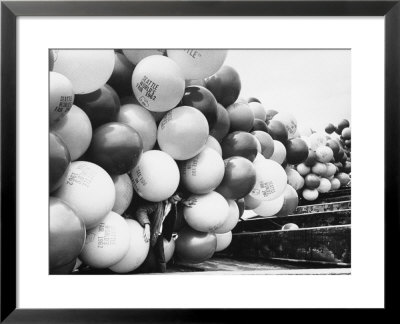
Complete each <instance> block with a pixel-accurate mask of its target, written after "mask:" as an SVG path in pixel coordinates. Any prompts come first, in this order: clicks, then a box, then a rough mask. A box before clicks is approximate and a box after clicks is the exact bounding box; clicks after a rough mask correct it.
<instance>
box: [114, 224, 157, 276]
mask: <svg viewBox="0 0 400 324" xmlns="http://www.w3.org/2000/svg"><path fill="white" fill-rule="evenodd" d="M126 223H127V224H128V229H129V236H130V243H129V247H128V251H127V253H126V254H125V255H124V256H123V258H122V259H121V260H120V261H119V262H118V263H116V264H114V265H112V266H111V267H110V270H112V271H114V272H117V273H127V272H131V271H133V270H135V269H137V268H139V266H140V265H141V264H142V263H143V262H144V260H145V259H146V257H147V254H148V253H149V248H150V243H149V242H148V241H147V242H146V241H145V240H144V237H143V227H142V226H140V224H139V223H138V222H137V221H135V220H133V219H127V220H126Z"/></svg>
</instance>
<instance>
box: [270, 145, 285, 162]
mask: <svg viewBox="0 0 400 324" xmlns="http://www.w3.org/2000/svg"><path fill="white" fill-rule="evenodd" d="M269 159H270V160H272V161H275V162H277V163H279V164H282V163H283V162H284V161H285V160H286V148H285V146H284V145H283V144H282V142H279V141H277V140H274V153H273V154H272V155H271V156H270V158H269Z"/></svg>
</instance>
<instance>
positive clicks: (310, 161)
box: [304, 149, 317, 167]
mask: <svg viewBox="0 0 400 324" xmlns="http://www.w3.org/2000/svg"><path fill="white" fill-rule="evenodd" d="M315 163H317V154H316V153H315V151H313V150H311V149H309V150H308V157H307V159H306V160H305V161H304V164H305V165H306V166H308V167H312V166H314V164H315Z"/></svg>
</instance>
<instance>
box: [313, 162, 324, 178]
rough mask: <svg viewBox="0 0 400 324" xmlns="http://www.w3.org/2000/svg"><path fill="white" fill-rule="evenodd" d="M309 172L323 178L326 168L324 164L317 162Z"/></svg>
mask: <svg viewBox="0 0 400 324" xmlns="http://www.w3.org/2000/svg"><path fill="white" fill-rule="evenodd" d="M311 171H312V173H315V174H316V175H319V176H325V174H326V171H327V167H326V165H325V163H321V162H317V163H315V164H314V166H313V167H312V168H311Z"/></svg>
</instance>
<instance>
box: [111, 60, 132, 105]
mask: <svg viewBox="0 0 400 324" xmlns="http://www.w3.org/2000/svg"><path fill="white" fill-rule="evenodd" d="M134 68H135V66H134V65H133V64H132V63H131V62H130V61H129V60H128V59H127V58H126V56H125V55H124V54H122V53H115V64H114V70H113V73H112V74H111V77H110V78H109V79H108V81H107V83H108V84H109V85H110V86H111V87H112V88H113V89H114V90H115V91H116V92H117V93H118V96H119V97H121V98H123V97H126V96H133V90H132V74H133V69H134Z"/></svg>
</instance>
